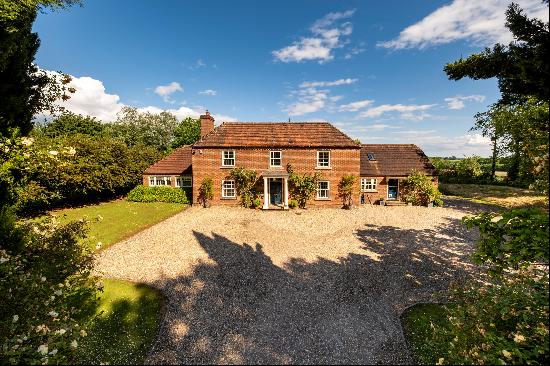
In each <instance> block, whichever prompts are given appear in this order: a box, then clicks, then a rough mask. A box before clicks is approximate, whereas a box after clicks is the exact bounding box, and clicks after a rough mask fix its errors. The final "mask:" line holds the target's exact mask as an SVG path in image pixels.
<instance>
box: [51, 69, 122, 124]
mask: <svg viewBox="0 0 550 366" xmlns="http://www.w3.org/2000/svg"><path fill="white" fill-rule="evenodd" d="M71 77H72V81H71V82H70V83H69V85H68V86H69V87H73V88H75V89H76V92H75V93H73V94H71V98H70V99H69V100H67V101H64V102H63V101H60V102H58V104H59V105H60V106H62V107H64V108H65V109H67V110H68V111H71V112H73V113H76V114H83V115H88V116H91V117H96V118H98V119H100V120H102V121H113V120H115V119H116V115H117V113H118V112H120V110H121V109H122V107H123V104H122V103H120V102H119V101H120V97H119V96H118V95H116V94H108V93H106V92H105V86H104V85H103V82H101V81H100V80H96V79H93V78H91V77H88V76H82V77H74V76H71Z"/></svg>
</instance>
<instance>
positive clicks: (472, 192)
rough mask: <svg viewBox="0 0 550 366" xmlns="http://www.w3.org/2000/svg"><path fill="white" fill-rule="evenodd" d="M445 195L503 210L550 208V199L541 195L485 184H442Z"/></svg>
mask: <svg viewBox="0 0 550 366" xmlns="http://www.w3.org/2000/svg"><path fill="white" fill-rule="evenodd" d="M439 189H440V191H441V192H442V193H443V194H445V195H450V196H458V197H461V198H465V199H468V200H471V201H473V202H477V203H485V204H489V205H496V206H499V207H503V208H522V207H540V208H546V207H548V199H547V197H546V196H543V195H540V194H539V193H537V192H535V191H532V190H529V189H524V188H516V187H507V186H492V185H483V184H448V183H440V184H439Z"/></svg>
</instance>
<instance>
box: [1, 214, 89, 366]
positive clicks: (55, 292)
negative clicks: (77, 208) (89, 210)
mask: <svg viewBox="0 0 550 366" xmlns="http://www.w3.org/2000/svg"><path fill="white" fill-rule="evenodd" d="M84 226H85V223H84V222H71V223H68V224H66V225H63V226H59V225H58V224H57V223H56V222H55V221H54V220H51V219H50V220H46V221H44V222H39V223H36V222H35V223H28V224H24V225H23V226H20V227H18V228H17V230H20V232H21V233H23V236H22V237H20V238H19V239H20V240H21V241H20V243H19V244H17V243H13V242H12V243H5V242H2V243H1V247H0V292H1V293H2V301H0V342H1V346H0V347H1V348H0V349H1V351H0V364H46V363H53V364H60V363H61V364H72V363H74V362H75V361H76V360H75V355H76V352H74V350H75V348H77V347H78V345H79V343H80V340H81V338H82V337H85V336H86V330H85V329H86V326H87V323H88V322H89V321H91V320H93V317H92V314H93V313H94V311H95V306H96V300H97V298H96V295H97V291H98V286H99V285H98V283H97V279H96V278H94V277H93V276H91V271H92V269H93V257H92V254H91V252H89V251H88V249H86V247H85V245H82V244H81V241H80V240H79V239H81V238H83V237H84V234H85V227H84ZM6 244H8V245H6ZM14 248H17V249H14Z"/></svg>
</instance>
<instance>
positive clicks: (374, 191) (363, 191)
mask: <svg viewBox="0 0 550 366" xmlns="http://www.w3.org/2000/svg"><path fill="white" fill-rule="evenodd" d="M361 192H362V193H378V190H376V189H366V190H362V191H361Z"/></svg>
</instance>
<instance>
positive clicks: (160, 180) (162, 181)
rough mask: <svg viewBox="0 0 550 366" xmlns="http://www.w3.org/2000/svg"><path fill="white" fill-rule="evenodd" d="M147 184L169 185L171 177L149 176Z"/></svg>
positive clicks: (153, 185) (152, 185)
mask: <svg viewBox="0 0 550 366" xmlns="http://www.w3.org/2000/svg"><path fill="white" fill-rule="evenodd" d="M149 185H150V186H151V187H155V186H171V185H172V179H171V177H170V176H166V175H164V176H150V177H149Z"/></svg>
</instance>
